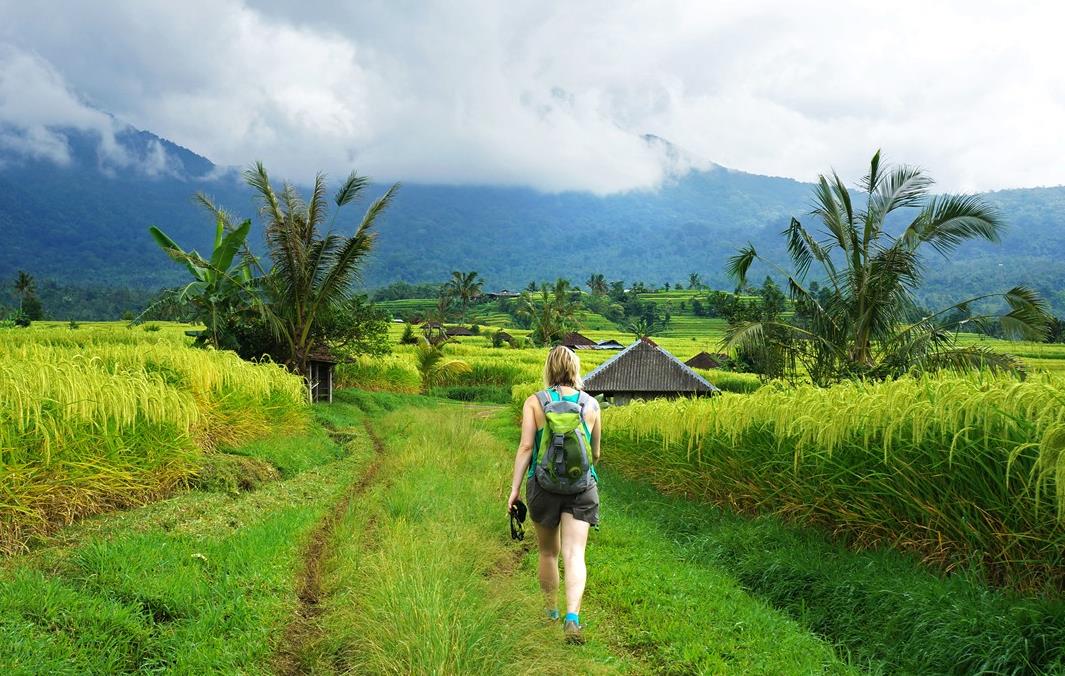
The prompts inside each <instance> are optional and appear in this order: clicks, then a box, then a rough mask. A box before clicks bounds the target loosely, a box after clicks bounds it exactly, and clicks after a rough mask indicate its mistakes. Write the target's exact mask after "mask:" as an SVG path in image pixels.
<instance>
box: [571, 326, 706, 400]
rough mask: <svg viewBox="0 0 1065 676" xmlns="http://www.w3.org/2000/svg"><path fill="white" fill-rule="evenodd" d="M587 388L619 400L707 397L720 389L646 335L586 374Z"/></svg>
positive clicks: (591, 391) (585, 385)
mask: <svg viewBox="0 0 1065 676" xmlns="http://www.w3.org/2000/svg"><path fill="white" fill-rule="evenodd" d="M584 389H585V391H586V392H588V393H589V394H592V395H598V394H602V395H605V396H606V397H607V398H608V399H611V400H613V401H614V402H615V403H619V404H624V403H627V402H629V401H632V400H633V399H652V398H659V397H665V398H674V397H704V396H709V395H713V394H717V392H718V389H717V388H716V387H714V386H713V385H711V384H710V383H709V382H708V381H707V380H706V378H703V377H702V376H701V375H699V374H698V373H696V372H695V371H693V370H692V369H691V368H690V367H689V366H687V365H685V364H684V363H682V362H681V361H680V360H679V359H677V358H676V357H674V356H673V355H671V354H670V353H669V352H666V351H665V350H663V349H662V348H661V347H659V346H658V345H657V344H656V343H655V342H654V341H652V340H650V339H648V338H643V339H641V340H638V341H636V342H634V343H633V344H632V345H629V346H628V347H626V348H625V349H624V350H622V351H621V352H619V353H617V354H616V355H614V356H613V357H611V358H610V359H608V360H607V361H605V362H603V364H601V365H600V366H599V367H598V368H596V369H595V370H593V371H592V372H591V373H589V374H588V375H587V376H586V377H585V378H584Z"/></svg>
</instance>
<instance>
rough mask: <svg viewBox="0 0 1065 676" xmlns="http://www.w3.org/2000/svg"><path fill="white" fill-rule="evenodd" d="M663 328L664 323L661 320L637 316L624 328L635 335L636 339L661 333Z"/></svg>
mask: <svg viewBox="0 0 1065 676" xmlns="http://www.w3.org/2000/svg"><path fill="white" fill-rule="evenodd" d="M664 329H665V325H663V324H662V323H661V322H659V321H655V320H652V319H648V318H646V317H639V318H637V319H635V320H633V321H631V322H629V323H628V324H627V325H626V326H625V330H627V331H628V332H629V333H631V334H632V335H633V336H635V338H636V340H642V339H644V338H650V337H651V336H652V335H654V334H656V333H661V332H662V331H663V330H664Z"/></svg>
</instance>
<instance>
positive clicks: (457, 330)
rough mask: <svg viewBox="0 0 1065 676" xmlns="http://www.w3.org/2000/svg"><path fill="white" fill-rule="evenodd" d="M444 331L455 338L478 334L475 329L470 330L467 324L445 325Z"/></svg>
mask: <svg viewBox="0 0 1065 676" xmlns="http://www.w3.org/2000/svg"><path fill="white" fill-rule="evenodd" d="M444 333H446V334H447V335H448V337H449V338H453V337H455V336H476V335H477V334H476V333H474V332H473V331H470V330H469V329H467V328H466V327H465V326H445V327H444Z"/></svg>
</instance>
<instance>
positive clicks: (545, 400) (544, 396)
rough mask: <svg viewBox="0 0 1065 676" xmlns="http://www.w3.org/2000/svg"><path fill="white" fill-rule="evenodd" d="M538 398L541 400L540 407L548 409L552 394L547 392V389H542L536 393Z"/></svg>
mask: <svg viewBox="0 0 1065 676" xmlns="http://www.w3.org/2000/svg"><path fill="white" fill-rule="evenodd" d="M536 400H537V401H539V402H540V408H542V409H544V412H546V411H547V405H548V404H550V403H551V395H550V394H548V393H547V390H540V391H539V392H537V393H536Z"/></svg>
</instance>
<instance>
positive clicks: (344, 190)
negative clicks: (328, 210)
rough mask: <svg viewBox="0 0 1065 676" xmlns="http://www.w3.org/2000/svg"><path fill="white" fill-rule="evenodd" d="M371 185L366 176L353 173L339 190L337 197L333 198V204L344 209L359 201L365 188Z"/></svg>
mask: <svg viewBox="0 0 1065 676" xmlns="http://www.w3.org/2000/svg"><path fill="white" fill-rule="evenodd" d="M369 184H370V179H368V178H366V177H364V176H359V175H358V174H356V173H355V172H354V171H353V172H351V174H350V175H348V178H347V180H345V181H344V183H343V184H341V186H340V188H339V189H338V190H337V193H336V195H335V196H334V197H333V202H335V203H336V205H337V207H338V208H339V207H342V206H344V205H345V204H348V203H350V202H352V201H354V200H355V199H357V198H358V197H359V194H360V193H361V192H362V190H363V188H365V187H366V186H368V185H369Z"/></svg>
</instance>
